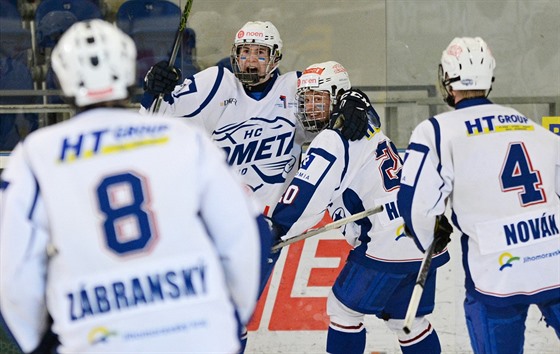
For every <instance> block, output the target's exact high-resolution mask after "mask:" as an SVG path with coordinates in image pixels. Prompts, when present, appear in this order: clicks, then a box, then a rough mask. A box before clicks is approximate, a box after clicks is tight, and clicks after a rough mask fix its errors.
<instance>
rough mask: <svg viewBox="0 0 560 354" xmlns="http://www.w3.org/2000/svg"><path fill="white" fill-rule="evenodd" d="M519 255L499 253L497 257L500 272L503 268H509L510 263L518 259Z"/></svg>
mask: <svg viewBox="0 0 560 354" xmlns="http://www.w3.org/2000/svg"><path fill="white" fill-rule="evenodd" d="M518 260H519V257H515V256H512V255H511V253H509V252H504V253H502V254H501V255H500V258H499V259H498V263H500V272H501V271H502V270H504V269H505V268H511V267H513V265H512V264H511V263H512V262H514V261H518Z"/></svg>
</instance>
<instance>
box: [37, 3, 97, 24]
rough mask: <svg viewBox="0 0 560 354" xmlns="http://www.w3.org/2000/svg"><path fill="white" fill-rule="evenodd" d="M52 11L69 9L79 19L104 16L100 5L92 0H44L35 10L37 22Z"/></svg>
mask: <svg viewBox="0 0 560 354" xmlns="http://www.w3.org/2000/svg"><path fill="white" fill-rule="evenodd" d="M51 11H69V12H71V13H72V14H73V15H74V16H76V18H77V19H78V21H83V20H89V19H92V18H102V16H101V10H100V9H99V6H97V5H96V4H95V2H93V1H90V0H42V1H41V2H40V3H39V5H38V6H37V11H36V12H35V23H36V24H39V23H40V22H41V20H42V19H43V17H45V16H46V15H47V14H48V13H49V12H51Z"/></svg>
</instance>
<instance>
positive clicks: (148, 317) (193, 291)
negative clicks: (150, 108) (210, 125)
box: [0, 108, 260, 353]
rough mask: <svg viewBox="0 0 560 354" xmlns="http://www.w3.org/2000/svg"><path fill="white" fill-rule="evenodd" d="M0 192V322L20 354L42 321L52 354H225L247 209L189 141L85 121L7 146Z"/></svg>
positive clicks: (215, 156)
mask: <svg viewBox="0 0 560 354" xmlns="http://www.w3.org/2000/svg"><path fill="white" fill-rule="evenodd" d="M1 186H2V189H1V195H0V196H1V199H0V200H1V202H0V207H1V215H0V230H1V232H0V269H1V277H0V311H1V313H2V316H3V318H4V320H5V321H6V323H7V325H8V327H9V329H10V331H11V333H12V334H13V335H14V337H15V338H16V339H17V341H18V343H19V344H20V346H21V348H22V349H23V350H24V351H30V350H32V349H34V348H35V346H37V345H38V342H39V339H40V336H41V334H42V333H43V332H44V330H45V328H46V314H47V311H48V313H50V315H51V316H52V318H53V320H54V324H53V326H52V329H53V331H54V332H55V333H56V334H58V336H59V339H60V341H61V346H60V348H59V352H60V353H94V352H95V353H108V352H110V353H124V352H127V353H139V352H148V353H156V352H157V353H161V352H187V351H188V352H229V353H233V352H235V351H236V350H238V346H239V340H238V337H237V328H238V322H237V320H236V316H235V311H238V313H239V315H240V318H241V320H242V321H243V322H247V321H248V320H249V318H250V316H251V314H252V311H253V309H254V306H255V303H256V299H257V292H258V284H259V268H260V263H259V262H260V241H259V234H258V227H257V223H256V221H255V217H256V215H257V211H256V209H255V207H254V206H252V205H249V201H248V198H246V195H245V192H244V191H243V188H242V187H241V183H240V182H239V181H238V178H237V177H236V176H235V174H234V173H233V172H232V171H231V170H230V168H229V167H228V166H227V164H225V162H224V161H223V158H222V154H221V152H220V150H219V149H217V148H216V147H215V146H214V145H213V144H212V142H211V141H210V140H209V139H208V138H207V137H206V136H205V134H204V133H203V132H201V131H198V130H195V129H191V128H189V127H187V126H186V125H184V124H182V123H181V122H180V121H177V120H175V119H170V118H157V117H149V118H144V117H142V116H140V115H138V114H137V113H133V112H129V111H125V110H122V109H119V110H116V109H104V108H99V109H94V110H89V111H86V112H84V113H81V114H79V115H77V116H76V117H74V118H72V119H71V120H69V121H66V122H63V123H60V124H57V125H54V126H51V127H48V128H44V129H41V130H39V131H37V132H36V133H34V134H31V135H30V136H29V137H28V138H27V139H26V140H25V141H24V142H23V143H21V144H19V145H18V146H17V148H16V149H15V150H14V151H13V154H12V156H11V157H10V160H9V164H8V167H7V168H6V170H4V172H3V174H2V185H1ZM217 334H218V336H219V340H216V335H217Z"/></svg>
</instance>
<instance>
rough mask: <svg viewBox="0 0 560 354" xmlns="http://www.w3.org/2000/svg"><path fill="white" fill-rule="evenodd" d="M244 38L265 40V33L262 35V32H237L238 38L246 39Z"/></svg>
mask: <svg viewBox="0 0 560 354" xmlns="http://www.w3.org/2000/svg"><path fill="white" fill-rule="evenodd" d="M244 37H258V38H264V33H262V32H245V31H243V30H240V31H239V32H237V38H244Z"/></svg>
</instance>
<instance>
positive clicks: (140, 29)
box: [116, 0, 199, 86]
mask: <svg viewBox="0 0 560 354" xmlns="http://www.w3.org/2000/svg"><path fill="white" fill-rule="evenodd" d="M180 18H181V9H180V8H179V7H178V6H177V5H175V4H174V3H172V2H170V1H166V0H129V1H126V2H124V3H123V4H122V5H121V6H120V7H119V9H118V11H117V16H116V23H117V26H118V27H119V28H120V29H122V30H123V31H124V32H126V33H128V34H129V35H130V36H131V37H132V39H133V40H134V42H135V43H136V47H137V49H138V62H137V68H136V74H137V75H136V76H137V82H138V85H139V86H141V85H142V81H143V78H144V76H145V74H146V72H147V71H148V70H149V68H150V67H151V66H152V65H154V64H155V63H157V62H159V61H162V60H169V55H170V54H171V50H172V48H173V43H174V41H175V34H176V32H177V28H178V26H179V21H180ZM195 45H196V38H195V33H194V31H193V30H192V29H190V28H187V29H186V30H185V33H184V34H183V41H182V46H181V47H182V48H181V51H180V52H179V53H178V56H177V60H176V62H175V65H176V66H178V67H180V68H181V70H182V71H183V75H184V76H190V75H192V74H194V73H196V72H198V71H199V68H198V65H196V62H195V61H194V59H193V51H194V46H195Z"/></svg>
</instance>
